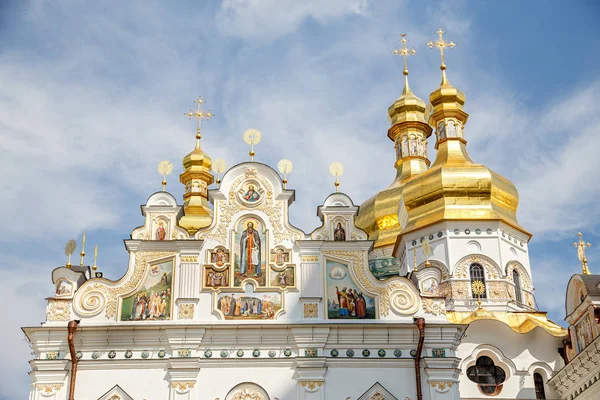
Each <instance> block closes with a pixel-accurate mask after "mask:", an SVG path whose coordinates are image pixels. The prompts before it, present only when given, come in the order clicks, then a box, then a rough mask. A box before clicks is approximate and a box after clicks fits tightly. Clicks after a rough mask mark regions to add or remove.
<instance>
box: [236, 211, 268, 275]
mask: <svg viewBox="0 0 600 400" xmlns="http://www.w3.org/2000/svg"><path fill="white" fill-rule="evenodd" d="M266 246H267V239H266V235H265V233H264V226H263V224H262V222H261V221H260V220H258V219H257V218H253V217H249V218H243V219H241V220H240V221H239V222H238V224H237V228H236V233H235V235H234V248H235V264H234V286H240V285H241V284H242V281H243V280H244V279H246V278H252V279H254V280H256V281H257V282H258V284H259V285H260V286H264V285H265V275H266V270H265V266H266V261H267V260H266V258H267V257H266V256H267V252H266Z"/></svg>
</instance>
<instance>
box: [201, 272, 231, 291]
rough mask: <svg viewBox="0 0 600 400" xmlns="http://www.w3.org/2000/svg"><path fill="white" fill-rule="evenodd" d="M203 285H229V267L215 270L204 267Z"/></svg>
mask: <svg viewBox="0 0 600 400" xmlns="http://www.w3.org/2000/svg"><path fill="white" fill-rule="evenodd" d="M204 286H205V287H213V288H217V287H221V286H229V268H225V269H224V270H223V271H217V270H216V269H214V268H211V267H206V268H205V270H204Z"/></svg>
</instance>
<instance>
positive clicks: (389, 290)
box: [323, 250, 420, 316]
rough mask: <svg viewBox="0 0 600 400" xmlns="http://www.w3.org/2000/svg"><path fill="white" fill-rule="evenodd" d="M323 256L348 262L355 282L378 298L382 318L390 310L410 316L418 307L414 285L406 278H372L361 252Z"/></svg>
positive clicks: (334, 253) (324, 252) (329, 253)
mask: <svg viewBox="0 0 600 400" xmlns="http://www.w3.org/2000/svg"><path fill="white" fill-rule="evenodd" d="M323 255H326V256H331V257H335V258H338V259H340V260H343V261H346V262H349V263H350V264H351V265H349V268H348V270H349V271H350V274H351V275H352V278H353V279H354V281H355V282H357V283H358V285H359V286H361V287H362V288H363V289H365V290H366V291H367V292H369V293H371V294H373V295H376V296H378V297H379V312H380V313H381V315H383V316H387V315H388V314H389V313H390V308H391V309H392V310H393V311H394V312H396V313H398V314H401V315H412V314H414V313H415V312H416V311H417V310H418V309H419V306H420V301H419V298H420V296H419V295H418V293H417V291H416V289H415V287H414V285H413V284H412V282H410V281H409V280H407V279H406V278H401V277H393V278H389V279H387V280H385V281H378V280H375V278H374V277H372V275H371V273H370V272H367V271H368V266H366V265H365V255H364V252H363V251H347V250H328V251H323Z"/></svg>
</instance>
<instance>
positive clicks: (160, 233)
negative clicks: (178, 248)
mask: <svg viewBox="0 0 600 400" xmlns="http://www.w3.org/2000/svg"><path fill="white" fill-rule="evenodd" d="M166 237H167V230H166V229H165V223H164V222H162V221H160V222H159V223H158V228H157V229H156V239H157V240H165V238H166Z"/></svg>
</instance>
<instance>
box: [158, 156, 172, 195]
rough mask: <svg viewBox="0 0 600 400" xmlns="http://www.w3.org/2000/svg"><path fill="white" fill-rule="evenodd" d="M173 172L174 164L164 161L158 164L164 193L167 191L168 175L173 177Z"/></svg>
mask: <svg viewBox="0 0 600 400" xmlns="http://www.w3.org/2000/svg"><path fill="white" fill-rule="evenodd" d="M171 172H173V163H172V162H171V161H168V160H163V161H161V162H159V163H158V173H159V174H161V175H162V177H163V180H162V191H163V192H165V191H166V190H167V175H171Z"/></svg>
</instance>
